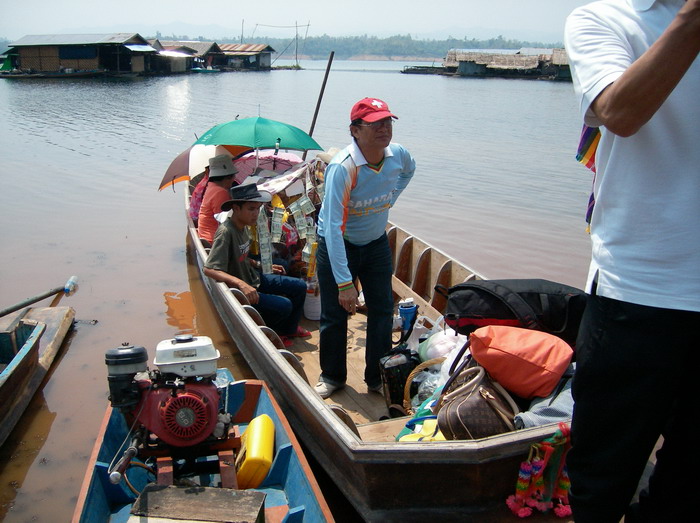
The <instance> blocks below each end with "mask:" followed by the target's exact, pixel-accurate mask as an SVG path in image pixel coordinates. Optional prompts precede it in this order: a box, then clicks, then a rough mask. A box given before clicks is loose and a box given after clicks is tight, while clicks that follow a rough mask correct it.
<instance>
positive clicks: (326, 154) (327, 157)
mask: <svg viewBox="0 0 700 523" xmlns="http://www.w3.org/2000/svg"><path fill="white" fill-rule="evenodd" d="M339 152H340V149H338V148H337V147H331V148H330V149H328V150H327V151H323V152H322V153H318V154H317V155H316V158H318V159H319V160H321V161H322V162H324V163H331V160H332V159H333V157H334V156H335V155H336V154H338V153H339Z"/></svg>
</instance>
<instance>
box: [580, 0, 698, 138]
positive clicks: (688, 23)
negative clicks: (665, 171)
mask: <svg viewBox="0 0 700 523" xmlns="http://www.w3.org/2000/svg"><path fill="white" fill-rule="evenodd" d="M698 53H700V0H687V1H686V4H685V5H684V6H683V8H682V9H681V10H680V11H679V12H678V15H677V16H676V18H675V19H674V20H673V22H671V24H670V25H669V27H668V28H667V29H666V31H664V33H663V34H662V35H661V37H660V38H659V39H658V40H657V41H656V42H654V44H653V45H652V46H651V47H650V48H649V50H648V51H647V52H646V53H644V54H643V55H642V56H641V57H640V58H639V59H638V60H637V61H636V62H634V63H633V64H632V65H631V66H630V68H629V69H627V71H625V73H624V74H623V75H622V76H620V78H618V79H617V80H616V81H615V82H613V83H612V84H610V85H609V86H608V87H607V88H606V89H605V90H603V92H602V93H600V94H599V95H598V97H597V98H596V99H595V100H594V101H593V104H592V105H591V108H592V109H593V112H594V113H595V115H596V116H597V117H598V118H599V119H600V121H601V122H602V123H603V125H605V127H606V128H608V129H609V130H610V131H611V132H613V133H615V134H617V135H619V136H631V135H633V134H635V133H636V132H637V131H638V130H639V129H640V128H641V127H642V126H643V125H644V124H645V123H646V122H648V121H649V120H650V119H651V118H652V116H654V114H655V113H656V111H657V110H658V109H659V108H660V107H661V105H662V104H663V103H664V101H665V100H666V98H668V96H669V94H671V92H672V91H673V89H675V87H676V85H678V82H680V81H681V79H682V78H683V76H684V75H685V73H686V72H687V71H688V69H689V68H690V66H691V65H692V63H693V61H694V60H695V59H696V58H697V56H698ZM698 94H699V96H700V89H699V93H698Z"/></svg>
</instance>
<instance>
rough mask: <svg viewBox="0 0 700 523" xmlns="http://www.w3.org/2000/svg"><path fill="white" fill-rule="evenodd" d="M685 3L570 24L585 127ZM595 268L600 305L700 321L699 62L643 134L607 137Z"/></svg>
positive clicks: (622, 0)
mask: <svg viewBox="0 0 700 523" xmlns="http://www.w3.org/2000/svg"><path fill="white" fill-rule="evenodd" d="M683 4H684V0H657V1H654V0H601V1H598V2H594V3H591V4H588V5H585V6H583V7H580V8H578V9H576V10H575V11H574V12H573V13H572V14H571V15H570V16H569V18H568V19H567V24H566V50H567V53H568V55H569V63H570V64H571V68H572V73H573V78H574V89H575V91H576V95H577V97H578V99H579V101H580V110H581V114H582V117H583V118H584V119H585V122H586V123H587V124H588V125H592V126H597V125H600V122H599V121H598V120H597V119H596V117H595V115H594V114H592V112H591V111H590V105H591V103H592V102H593V101H594V100H595V98H596V97H597V96H598V95H599V94H600V93H601V92H602V91H603V89H605V87H607V86H608V85H610V84H611V83H612V82H614V81H615V80H616V79H617V78H619V77H620V76H621V75H622V73H623V72H624V71H625V70H626V69H627V68H628V67H629V66H630V64H632V63H633V62H634V61H635V60H636V59H637V58H639V57H640V56H641V55H642V54H643V53H644V52H645V51H646V50H647V49H648V48H649V47H650V46H651V44H652V43H653V42H655V41H656V40H657V39H658V37H659V36H660V35H661V34H662V33H663V31H664V30H665V29H666V28H667V27H668V25H669V23H670V22H671V21H672V20H673V18H674V17H675V15H676V14H677V12H678V10H679V9H680V8H681V6H683ZM596 170H597V175H596V183H595V187H594V193H595V198H596V203H595V208H594V211H593V217H592V221H591V240H592V244H593V245H592V247H593V249H592V258H591V267H590V272H589V277H588V284H587V288H588V289H589V290H590V286H591V283H592V281H593V279H594V278H595V277H596V276H597V282H598V286H597V293H598V294H599V295H601V296H607V297H610V298H614V299H618V300H622V301H626V302H631V303H638V304H642V305H650V306H656V307H663V308H671V309H681V310H693V311H700V60H698V59H696V60H695V62H694V63H693V65H692V66H691V68H690V70H689V71H688V72H687V73H686V75H685V76H684V78H683V80H681V82H680V83H679V85H678V86H677V87H676V88H675V90H674V91H673V92H672V93H671V95H670V96H669V97H668V99H667V100H666V102H665V103H664V104H663V106H662V107H661V108H660V109H659V111H658V112H657V113H656V114H655V115H654V116H653V117H652V119H651V120H650V121H649V122H647V123H646V124H645V125H644V126H643V127H642V128H641V129H640V130H639V131H638V132H637V133H636V134H634V135H633V136H630V137H628V138H623V137H620V136H616V135H614V134H612V133H611V132H609V131H608V130H607V129H605V127H601V140H600V143H599V146H598V151H597V154H596Z"/></svg>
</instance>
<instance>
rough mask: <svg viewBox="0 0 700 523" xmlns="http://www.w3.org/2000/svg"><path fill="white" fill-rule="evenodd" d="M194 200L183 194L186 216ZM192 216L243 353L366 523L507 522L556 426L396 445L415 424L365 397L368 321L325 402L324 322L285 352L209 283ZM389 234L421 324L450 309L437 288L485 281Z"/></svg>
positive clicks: (235, 295) (398, 284)
mask: <svg viewBox="0 0 700 523" xmlns="http://www.w3.org/2000/svg"><path fill="white" fill-rule="evenodd" d="M301 179H303V176H302V177H301ZM194 182H196V179H195V180H193V182H191V183H192V184H193V183H194ZM190 190H191V187H188V188H186V190H185V200H186V201H185V204H186V207H188V206H189V193H190ZM186 210H187V209H186ZM186 214H187V216H188V218H187V219H188V231H189V233H188V239H189V242H190V247H191V248H192V249H194V251H195V252H196V259H197V263H198V266H199V270H200V273H201V274H202V279H203V281H204V284H205V286H206V288H207V290H208V292H209V295H210V297H211V299H212V302H213V304H214V306H215V307H216V309H217V311H218V313H219V315H220V317H221V320H222V321H223V324H224V325H225V326H226V329H227V330H228V332H229V334H230V336H231V338H232V339H233V341H234V342H235V344H236V345H237V347H238V350H239V351H240V352H241V353H242V354H243V356H244V357H245V359H246V361H247V363H248V364H249V366H250V367H251V369H252V371H253V372H254V373H255V374H256V376H257V377H258V378H260V379H263V380H265V381H266V382H267V383H268V385H269V386H270V389H271V390H272V393H273V394H274V395H275V397H276V398H277V400H278V402H279V403H280V405H281V407H282V408H283V410H284V411H285V413H286V415H287V418H288V419H289V421H290V423H291V425H292V427H293V429H294V431H295V433H296V434H297V435H298V437H299V439H300V440H301V442H302V443H303V445H304V446H305V448H306V449H308V451H310V452H311V453H312V454H313V456H314V458H315V459H316V460H317V461H318V462H319V464H320V465H321V466H322V467H323V468H324V469H325V471H326V472H327V473H328V475H329V476H330V477H331V478H332V480H333V481H334V482H335V483H336V484H337V485H338V487H339V488H340V490H341V491H342V492H343V493H344V494H345V496H346V497H347V498H348V500H349V501H350V502H351V503H352V504H353V506H354V507H355V509H356V510H357V512H358V513H359V514H360V515H361V516H362V517H363V518H364V519H366V520H368V521H387V522H388V521H401V522H409V521H421V522H423V521H430V520H432V521H464V520H465V518H469V517H470V515H473V516H472V517H475V518H477V519H476V520H480V521H485V519H481V518H483V515H484V514H485V513H486V512H489V511H494V510H499V509H504V511H505V513H506V515H507V514H509V513H508V511H507V509H505V503H504V502H505V499H506V498H507V497H508V496H509V495H511V494H513V493H514V489H515V482H516V480H517V477H518V469H519V465H520V463H521V462H522V461H523V459H525V458H526V457H527V454H528V452H529V450H530V446H531V444H533V443H536V442H541V441H542V440H543V439H545V438H548V437H550V436H551V435H552V434H554V432H556V430H557V428H558V427H557V425H556V424H550V425H545V426H541V427H536V428H530V429H524V430H520V431H517V432H511V433H506V434H501V435H497V436H492V437H489V438H484V439H480V440H471V441H444V442H442V441H441V442H397V441H395V437H396V435H397V434H398V433H399V432H400V431H401V429H403V427H404V426H405V423H406V421H407V420H408V418H407V417H397V418H391V417H389V416H388V409H387V406H386V403H385V400H384V398H383V397H382V396H380V395H379V394H376V393H372V392H368V391H367V387H366V384H365V383H364V381H363V376H364V326H365V324H366V317H365V316H364V315H363V314H362V313H358V314H356V315H355V316H353V317H351V319H350V322H349V338H348V351H347V357H348V382H347V384H346V386H345V387H344V388H343V389H341V390H339V391H337V392H335V393H334V394H333V395H332V396H331V397H330V398H328V399H326V400H323V399H321V398H320V397H319V396H318V395H317V394H316V393H315V392H314V390H313V386H314V384H315V383H316V381H317V379H318V376H319V374H320V366H319V351H318V345H317V344H318V322H311V321H307V320H305V322H304V323H303V326H304V327H306V328H307V329H309V330H310V331H312V334H313V336H312V337H311V338H310V339H305V340H302V339H298V338H295V339H294V340H295V341H294V345H293V346H292V347H290V348H289V349H288V350H287V349H285V347H284V344H283V343H282V342H281V341H280V339H279V337H278V336H277V335H276V334H275V333H274V332H273V331H272V330H271V329H270V328H269V327H267V326H265V325H264V322H263V321H262V319H261V318H260V316H259V314H257V312H256V310H255V309H254V308H253V307H252V306H250V305H247V304H246V303H245V298H244V297H243V296H242V293H240V292H237V291H236V290H232V289H229V288H227V287H226V286H225V285H224V284H223V283H217V282H215V281H214V280H212V279H210V278H208V277H206V276H204V274H203V272H202V268H203V265H204V262H205V260H206V257H207V250H206V249H205V248H204V247H203V246H202V243H201V242H200V241H199V239H198V237H197V230H196V228H195V226H194V224H193V222H192V221H191V220H190V218H189V214H188V213H186ZM387 234H388V237H389V241H390V244H391V248H392V251H393V255H394V275H393V283H392V285H393V291H394V295H395V296H394V297H395V299H396V302H397V303H398V301H399V300H400V299H404V298H413V299H414V302H415V303H417V304H418V306H419V314H420V315H423V316H426V317H428V318H430V319H432V320H433V321H434V322H437V321H438V318H439V317H440V316H441V315H442V311H443V310H444V307H445V304H446V301H445V298H444V297H443V296H441V295H440V294H438V293H435V292H434V287H435V285H436V284H437V283H440V284H442V285H445V286H447V287H449V286H451V285H454V284H456V283H459V282H462V281H466V280H470V279H482V276H481V275H479V274H477V273H476V272H475V271H473V270H471V269H469V268H468V267H466V266H464V265H462V264H461V263H459V262H458V261H457V260H454V259H452V258H450V257H449V256H447V255H446V254H445V253H443V252H441V251H439V250H438V249H435V248H434V247H432V246H430V245H429V244H428V243H426V242H424V241H422V240H420V239H419V238H416V237H414V236H412V235H411V234H409V233H407V232H406V231H404V230H402V229H401V228H399V227H397V226H395V225H390V227H389V229H388V231H387ZM479 514H481V515H482V516H479Z"/></svg>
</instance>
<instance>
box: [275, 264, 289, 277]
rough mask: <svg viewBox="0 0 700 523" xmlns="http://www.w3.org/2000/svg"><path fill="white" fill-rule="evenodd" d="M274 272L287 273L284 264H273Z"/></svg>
mask: <svg viewBox="0 0 700 523" xmlns="http://www.w3.org/2000/svg"><path fill="white" fill-rule="evenodd" d="M272 273H273V274H282V275H284V274H287V271H285V270H284V267H283V266H282V265H273V266H272Z"/></svg>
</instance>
